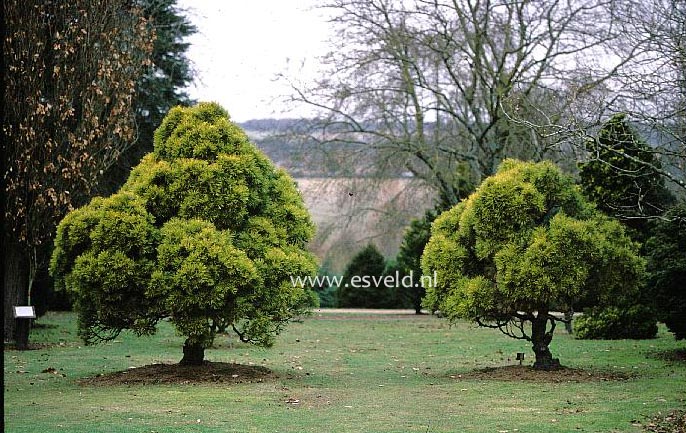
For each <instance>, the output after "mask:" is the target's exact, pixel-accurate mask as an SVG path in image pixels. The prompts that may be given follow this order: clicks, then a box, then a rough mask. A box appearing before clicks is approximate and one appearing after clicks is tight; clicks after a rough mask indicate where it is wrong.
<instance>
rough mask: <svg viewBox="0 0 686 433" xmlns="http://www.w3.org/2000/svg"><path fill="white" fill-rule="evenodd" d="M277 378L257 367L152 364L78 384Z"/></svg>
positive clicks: (217, 364)
mask: <svg viewBox="0 0 686 433" xmlns="http://www.w3.org/2000/svg"><path fill="white" fill-rule="evenodd" d="M274 377H276V375H274V374H273V373H272V372H271V370H269V369H268V368H266V367H262V366H257V365H242V364H234V363H226V362H209V361H206V362H205V363H204V364H203V365H198V366H191V365H180V364H152V365H146V366H143V367H137V368H129V369H128V370H126V371H117V372H114V373H107V374H100V375H97V376H95V377H89V378H85V379H81V380H80V381H79V383H80V384H81V385H98V386H107V385H133V384H137V385H150V384H192V383H252V382H263V381H265V380H268V379H271V378H274Z"/></svg>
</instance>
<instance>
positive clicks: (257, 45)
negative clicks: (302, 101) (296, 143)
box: [178, 0, 329, 122]
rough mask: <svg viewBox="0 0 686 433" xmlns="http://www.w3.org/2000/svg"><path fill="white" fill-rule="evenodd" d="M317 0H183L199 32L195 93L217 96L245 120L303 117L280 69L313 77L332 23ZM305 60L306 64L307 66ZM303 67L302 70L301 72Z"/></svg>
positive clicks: (194, 44) (193, 52)
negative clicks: (288, 97)
mask: <svg viewBox="0 0 686 433" xmlns="http://www.w3.org/2000/svg"><path fill="white" fill-rule="evenodd" d="M316 3H317V0H251V1H247V0H245V1H243V0H232V1H220V0H214V1H213V0H179V1H178V5H179V7H181V8H183V9H186V10H187V13H186V16H188V17H189V18H190V20H191V21H192V22H193V24H195V26H196V27H197V29H198V33H197V34H196V35H194V36H193V37H191V38H189V42H190V43H191V47H190V48H189V51H188V56H189V58H190V60H191V61H192V63H193V65H194V68H195V70H196V76H197V78H196V81H195V83H194V85H193V86H192V87H191V88H190V89H189V92H190V94H191V97H192V98H195V99H197V100H200V101H216V102H219V103H220V104H221V105H222V106H224V108H226V109H227V110H228V111H229V114H230V115H231V118H232V119H233V120H235V121H238V122H242V121H245V120H249V119H256V118H266V117H298V116H302V115H307V112H306V111H305V110H303V109H301V110H298V111H294V110H288V111H285V110H286V109H287V108H288V107H285V106H284V104H282V103H280V101H279V99H278V98H279V97H281V96H283V95H285V94H287V93H288V87H287V85H286V84H284V83H283V82H278V81H276V80H275V78H276V76H277V74H279V73H282V72H289V73H290V74H291V75H293V74H296V75H298V76H299V77H298V78H301V79H304V80H310V79H311V78H312V77H313V76H314V75H315V71H317V57H318V56H321V55H323V54H324V53H325V52H326V51H327V49H326V47H327V45H326V40H327V38H328V36H329V33H328V32H329V25H328V24H327V22H326V19H325V18H324V13H323V12H322V11H321V10H315V9H312V7H311V6H312V5H313V4H316ZM303 63H304V69H301V68H302V65H303ZM301 70H302V71H303V72H301V73H296V72H297V71H301Z"/></svg>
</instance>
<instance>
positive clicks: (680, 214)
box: [645, 204, 686, 340]
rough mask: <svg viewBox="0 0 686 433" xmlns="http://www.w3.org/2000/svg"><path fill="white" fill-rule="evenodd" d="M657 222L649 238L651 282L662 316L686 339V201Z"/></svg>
mask: <svg viewBox="0 0 686 433" xmlns="http://www.w3.org/2000/svg"><path fill="white" fill-rule="evenodd" d="M666 216H667V219H665V220H663V221H659V222H657V223H655V227H654V228H653V236H652V237H651V238H650V239H648V241H647V242H646V246H645V250H646V255H647V257H648V272H649V275H648V286H649V287H650V288H651V289H652V291H653V293H654V295H655V296H654V300H655V304H656V309H657V311H658V316H659V317H660V320H662V321H664V322H665V323H666V324H667V327H668V328H669V330H670V331H671V332H673V333H674V336H675V337H676V338H677V340H680V339H686V205H685V204H681V205H678V206H675V207H674V208H672V209H671V210H670V211H669V212H668V213H667V215H666Z"/></svg>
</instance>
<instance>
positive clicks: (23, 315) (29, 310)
mask: <svg viewBox="0 0 686 433" xmlns="http://www.w3.org/2000/svg"><path fill="white" fill-rule="evenodd" d="M14 318H15V319H35V318H36V310H35V309H34V308H33V306H32V305H31V306H26V307H14Z"/></svg>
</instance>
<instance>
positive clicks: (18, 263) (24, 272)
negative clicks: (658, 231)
mask: <svg viewBox="0 0 686 433" xmlns="http://www.w3.org/2000/svg"><path fill="white" fill-rule="evenodd" d="M3 236H4V235H3ZM4 241H5V242H4V244H5V245H4V251H3V260H2V261H3V263H2V266H3V274H4V275H3V294H4V298H5V299H4V313H5V321H4V335H3V340H4V341H5V342H12V341H13V342H15V344H16V345H17V346H19V347H26V346H27V345H28V337H29V335H28V332H26V333H22V334H23V335H21V336H20V337H21V339H22V341H17V326H16V319H15V318H14V307H15V306H16V305H26V302H27V300H28V287H29V285H28V278H29V260H28V257H27V256H26V254H25V253H24V251H23V250H22V248H21V245H20V244H19V243H18V242H17V241H15V240H14V239H11V238H10V236H5V239H4Z"/></svg>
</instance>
